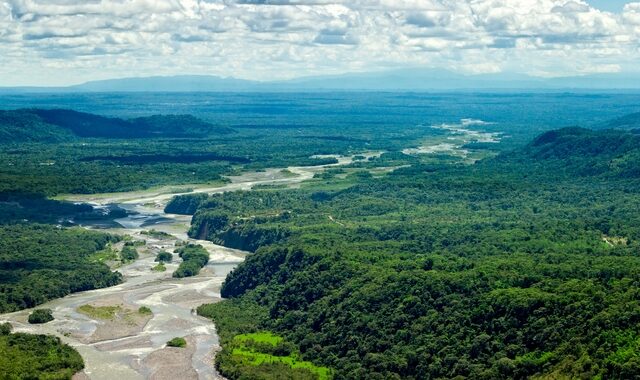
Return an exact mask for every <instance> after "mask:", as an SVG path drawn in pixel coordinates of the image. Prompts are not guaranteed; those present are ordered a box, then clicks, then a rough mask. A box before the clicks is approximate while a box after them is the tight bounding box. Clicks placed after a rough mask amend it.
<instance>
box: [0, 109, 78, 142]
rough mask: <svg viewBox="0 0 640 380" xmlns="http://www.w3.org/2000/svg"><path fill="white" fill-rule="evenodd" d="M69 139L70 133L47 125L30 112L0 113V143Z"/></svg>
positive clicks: (71, 134) (58, 127)
mask: <svg viewBox="0 0 640 380" xmlns="http://www.w3.org/2000/svg"><path fill="white" fill-rule="evenodd" d="M71 138H73V133H72V132H71V131H69V130H66V129H65V128H62V127H60V126H57V125H52V124H48V123H46V122H45V121H44V120H42V118H40V117H39V116H38V115H36V114H35V113H33V112H31V111H28V110H17V111H0V143H15V142H36V141H41V142H58V141H63V140H68V139H71Z"/></svg>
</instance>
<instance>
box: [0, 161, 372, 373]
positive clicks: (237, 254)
mask: <svg viewBox="0 0 640 380" xmlns="http://www.w3.org/2000/svg"><path fill="white" fill-rule="evenodd" d="M375 155H379V153H377V154H376V153H372V154H369V155H368V156H375ZM351 161H352V158H351V157H340V158H339V163H338V164H335V165H326V166H318V167H290V168H288V172H283V171H282V169H269V170H266V171H262V172H254V173H247V174H244V175H242V176H238V177H230V179H231V183H228V184H225V185H222V186H210V185H200V186H194V188H193V189H192V191H190V192H189V193H191V194H192V193H196V192H199V193H202V192H204V193H221V192H226V191H237V190H250V189H251V188H252V187H253V186H255V185H269V184H273V185H287V186H296V185H297V184H299V183H301V182H303V181H305V180H308V179H310V178H312V177H313V175H314V174H315V173H318V172H320V171H322V170H324V169H325V168H327V167H330V166H336V165H343V164H348V163H350V162H351ZM291 173H293V174H295V176H292V175H291ZM190 186H191V185H190ZM176 195H178V194H176V193H175V192H171V191H167V188H163V189H156V190H150V191H149V190H147V191H140V192H129V193H113V194H99V195H87V196H73V197H66V199H67V200H70V201H76V202H88V203H91V204H93V205H94V206H99V207H102V206H106V205H108V204H116V205H118V206H120V207H122V208H124V209H126V210H127V211H129V213H130V215H129V216H127V217H126V218H122V219H117V220H116V222H118V224H120V225H121V226H122V227H121V228H120V227H119V228H110V229H107V230H105V231H108V232H113V233H117V234H122V235H129V236H131V237H133V238H134V239H137V240H145V245H144V246H143V247H141V248H140V249H139V252H140V253H141V257H140V259H139V260H137V261H135V262H134V263H131V264H128V265H126V266H122V267H120V268H118V269H117V270H118V271H120V272H121V273H122V274H123V277H124V281H123V283H122V284H120V285H117V286H113V287H110V288H104V289H98V290H92V291H87V292H81V293H75V294H72V295H69V296H67V297H64V298H60V299H56V300H53V301H50V302H48V303H46V304H43V305H40V306H39V308H50V309H52V310H53V315H54V317H55V320H54V321H52V322H49V323H46V324H43V325H30V324H28V323H27V322H26V319H27V316H28V314H29V313H30V312H31V310H22V311H19V312H15V313H9V314H4V315H0V321H9V322H11V323H12V325H13V326H14V330H15V331H18V332H28V333H33V334H52V335H56V336H58V337H60V338H61V339H62V340H63V341H64V342H65V343H68V344H69V345H71V346H73V347H75V348H76V349H77V350H78V351H79V352H80V354H81V355H82V357H83V358H84V361H85V365H86V367H85V370H84V371H83V372H82V373H80V374H78V375H76V376H75V377H76V378H77V379H82V378H90V379H119V380H127V379H143V378H149V379H171V380H175V379H220V378H222V377H221V376H220V375H219V374H218V373H217V372H216V370H215V368H214V366H213V356H214V355H215V352H216V351H217V350H219V348H220V346H219V340H218V335H217V334H216V330H215V326H214V324H213V323H212V322H211V321H210V320H208V319H205V318H202V317H199V316H198V315H196V314H195V312H194V309H195V308H196V307H197V306H199V305H201V304H204V303H212V302H217V301H219V300H220V287H221V284H222V282H223V280H224V278H225V277H226V275H227V274H228V273H229V272H230V271H231V270H233V268H235V266H236V265H238V264H239V263H241V262H242V261H243V260H244V257H245V256H246V255H247V254H249V253H248V252H243V251H238V250H234V249H229V248H225V247H222V246H218V245H215V244H213V243H211V242H208V241H201V240H196V239H191V238H189V237H188V236H187V234H186V232H187V230H188V228H189V224H190V220H191V217H190V216H184V215H174V214H166V213H164V211H163V210H164V206H165V205H166V203H167V202H168V201H169V200H170V199H171V198H172V197H173V196H176ZM88 228H90V227H88ZM151 228H153V229H155V230H157V231H163V232H167V233H169V234H171V235H172V237H171V238H162V239H159V238H152V237H149V236H148V235H142V234H141V232H142V231H143V230H149V229H151ZM178 241H188V242H190V243H196V244H201V245H203V246H204V247H205V248H206V249H207V250H208V251H209V254H210V261H209V263H208V264H207V266H206V267H205V268H203V270H202V271H201V273H200V274H199V275H198V276H195V277H190V278H183V279H174V278H172V277H171V273H173V271H174V270H175V269H176V268H177V266H178V263H179V261H180V259H178V258H177V257H175V256H176V255H174V262H173V263H169V264H167V265H166V267H167V270H166V271H165V272H154V271H152V270H151V268H152V267H153V266H154V265H155V264H156V263H155V262H154V258H155V255H156V254H157V253H158V252H159V251H160V250H167V251H169V252H171V251H172V250H173V248H174V247H175V245H176V242H178ZM88 304H89V305H92V306H118V307H121V308H122V309H125V310H131V311H132V313H133V312H134V311H137V309H138V308H139V307H141V306H147V307H149V308H150V309H151V310H152V312H153V315H152V317H150V318H148V317H147V318H146V319H145V320H140V318H139V315H138V314H135V313H133V314H132V315H135V316H136V318H133V320H131V319H127V318H124V319H118V320H104V319H99V318H95V317H89V316H87V315H85V314H83V313H80V312H78V307H80V306H82V305H88ZM173 337H185V338H186V339H187V341H188V344H187V348H184V349H179V348H167V347H166V342H167V341H168V340H170V339H171V338H173Z"/></svg>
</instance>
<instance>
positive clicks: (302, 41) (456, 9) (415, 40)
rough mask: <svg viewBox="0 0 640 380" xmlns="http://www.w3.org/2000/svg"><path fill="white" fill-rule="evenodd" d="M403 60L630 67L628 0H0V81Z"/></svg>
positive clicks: (270, 70)
mask: <svg viewBox="0 0 640 380" xmlns="http://www.w3.org/2000/svg"><path fill="white" fill-rule="evenodd" d="M625 3H626V4H625ZM402 67H421V68H441V69H447V70H451V71H455V72H458V73H464V74H479V73H520V74H528V75H533V76H541V77H553V76H568V75H585V74H593V73H623V74H624V73H632V72H633V73H637V72H638V70H640V69H639V67H640V0H638V1H636V2H626V1H620V0H84V1H76V0H0V86H15V85H67V84H74V83H81V82H84V81H89V80H97V79H108V78H119V77H129V76H152V75H176V74H209V75H218V76H232V77H238V78H246V79H257V80H268V79H289V78H294V77H300V76H315V75H323V74H340V73H346V72H366V71H380V70H387V69H397V68H402Z"/></svg>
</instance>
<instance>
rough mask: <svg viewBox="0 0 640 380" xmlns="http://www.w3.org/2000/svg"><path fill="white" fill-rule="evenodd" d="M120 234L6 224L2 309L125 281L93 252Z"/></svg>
mask: <svg viewBox="0 0 640 380" xmlns="http://www.w3.org/2000/svg"><path fill="white" fill-rule="evenodd" d="M119 239H120V238H119V237H117V236H114V235H109V234H105V233H101V232H94V231H88V230H84V229H79V228H71V229H63V228H58V227H53V226H49V225H39V224H15V225H4V226H0V312H2V313H5V312H9V311H15V310H20V309H25V308H30V307H34V306H36V305H39V304H41V303H44V302H45V301H48V300H51V299H54V298H59V297H63V296H65V295H67V294H70V293H73V292H79V291H83V290H90V289H97V288H103V287H106V286H112V285H116V284H118V283H120V282H121V281H122V278H121V275H120V273H118V272H111V270H110V269H109V267H108V266H107V265H105V264H103V263H100V262H97V260H94V256H93V255H95V254H96V252H98V251H100V250H102V249H104V248H105V246H106V245H107V244H108V243H111V242H117V241H118V240H119Z"/></svg>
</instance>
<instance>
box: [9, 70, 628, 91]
mask: <svg viewBox="0 0 640 380" xmlns="http://www.w3.org/2000/svg"><path fill="white" fill-rule="evenodd" d="M572 89H573V90H589V89H591V90H640V75H631V74H594V75H585V76H576V77H559V78H539V77H532V76H527V75H507V74H482V75H461V74H456V73H453V72H449V71H444V70H420V69H413V70H410V69H405V70H395V71H384V72H372V73H357V74H344V75H336V76H318V77H304V78H298V79H292V80H286V81H264V82H259V81H249V80H241V79H234V78H220V77H216V76H203V75H182V76H166V77H161V76H156V77H141V78H122V79H112V80H102V81H92V82H87V83H84V84H80V85H75V86H68V87H14V88H0V92H5V93H7V92H278V91H463V90H572Z"/></svg>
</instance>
